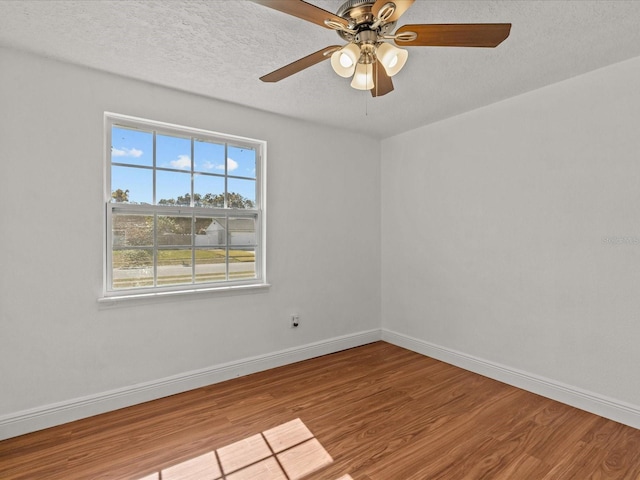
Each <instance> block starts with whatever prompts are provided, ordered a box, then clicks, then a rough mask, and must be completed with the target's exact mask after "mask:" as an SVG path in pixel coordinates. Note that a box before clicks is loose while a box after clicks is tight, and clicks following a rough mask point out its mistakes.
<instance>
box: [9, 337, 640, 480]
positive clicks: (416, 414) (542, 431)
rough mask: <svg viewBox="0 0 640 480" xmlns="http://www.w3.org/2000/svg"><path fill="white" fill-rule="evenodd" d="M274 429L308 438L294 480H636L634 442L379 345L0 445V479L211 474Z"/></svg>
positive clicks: (577, 415)
mask: <svg viewBox="0 0 640 480" xmlns="http://www.w3.org/2000/svg"><path fill="white" fill-rule="evenodd" d="M288 422H293V423H288ZM285 424H288V425H289V426H290V425H296V426H298V427H300V428H303V427H304V428H307V429H308V431H309V432H311V434H312V435H313V437H312V438H307V437H309V435H308V434H306V433H305V435H303V436H300V433H299V431H298V433H297V434H296V435H298V437H299V438H300V439H299V440H297V439H295V438H294V439H292V440H287V441H289V442H290V443H289V444H286V445H287V446H286V448H285V447H283V448H285V449H284V450H283V452H281V453H282V455H281V457H282V459H284V460H286V461H288V462H291V463H290V466H289V467H288V468H289V469H290V470H289V471H290V472H293V471H294V470H295V469H296V468H298V469H299V468H306V463H305V462H306V461H305V460H304V459H301V460H300V461H299V462H298V461H297V460H296V457H295V454H296V451H298V450H299V451H301V452H304V451H312V450H313V449H312V450H309V448H308V447H311V445H312V444H313V445H316V446H321V447H322V449H323V450H322V449H320V451H326V456H324V457H322V458H321V460H322V461H321V462H320V463H319V464H318V465H319V466H318V467H317V470H316V471H314V472H313V473H310V474H309V475H307V476H305V477H304V478H305V480H337V479H339V478H348V477H346V475H350V478H351V479H352V480H414V479H415V480H426V479H428V480H437V479H442V480H452V479H505V480H507V479H508V480H528V479H531V480H557V479H563V480H565V479H576V480H585V479H594V480H595V479H599V480H611V479H621V480H627V479H628V480H640V431H639V430H636V429H633V428H631V427H627V426H624V425H621V424H618V423H616V422H612V421H610V420H606V419H604V418H601V417H598V416H595V415H592V414H589V413H586V412H584V411H581V410H577V409H574V408H572V407H569V406H567V405H563V404H560V403H557V402H554V401H552V400H549V399H547V398H544V397H540V396H538V395H534V394H532V393H529V392H526V391H523V390H520V389H517V388H514V387H510V386H508V385H505V384H502V383H500V382H497V381H494V380H491V379H489V378H486V377H482V376H480V375H476V374H473V373H471V372H468V371H464V370H462V369H459V368H456V367H453V366H451V365H447V364H445V363H442V362H439V361H436V360H434V359H431V358H428V357H424V356H422V355H419V354H417V353H415V352H411V351H408V350H405V349H402V348H399V347H396V346H393V345H390V344H387V343H385V342H376V343H373V344H370V345H365V346H363V347H358V348H354V349H350V350H346V351H343V352H339V353H335V354H332V355H327V356H324V357H319V358H315V359H311V360H308V361H304V362H299V363H295V364H292V365H287V366H284V367H280V368H276V369H272V370H269V371H266V372H260V373H256V374H253V375H248V376H245V377H241V378H237V379H234V380H230V381H228V382H223V383H219V384H215V385H210V386H208V387H204V388H201V389H197V390H193V391H190V392H186V393H184V394H180V395H174V396H171V397H167V398H163V399H159V400H156V401H153V402H148V403H145V404H141V405H136V406H133V407H129V408H125V409H122V410H118V411H115V412H110V413H107V414H104V415H98V416H95V417H92V418H88V419H84V420H80V421H77V422H73V423H69V424H66V425H61V426H59V427H54V428H51V429H47V430H43V431H40V432H35V433H33V434H29V435H23V436H21V437H16V438H13V439H9V440H5V441H2V442H0V479H2V480H27V479H29V480H32V479H46V480H57V479H60V480H63V479H64V480H75V479H78V480H86V479H91V480H97V479H111V480H140V479H142V478H143V477H147V476H149V478H160V472H161V471H163V470H166V469H169V470H166V471H167V472H169V473H171V472H178V471H182V470H189V468H195V469H196V470H197V469H199V468H201V469H203V470H202V471H206V470H208V469H211V471H217V470H216V469H217V465H213V464H212V463H211V462H213V460H214V459H218V458H219V457H218V456H217V454H214V452H217V451H218V450H220V449H222V448H223V447H226V446H229V445H232V444H234V443H235V442H239V441H242V440H245V439H247V438H258V437H256V436H259V435H263V432H268V433H267V436H265V438H271V436H272V435H271V434H270V432H274V431H275V432H287V431H289V430H291V428H289V427H287V426H285V427H282V426H283V425H285ZM304 428H303V429H302V430H301V431H305V430H304ZM272 429H275V430H272ZM293 430H296V429H293ZM271 441H272V443H273V440H271ZM283 441H284V440H283ZM296 442H300V443H299V445H295V444H296ZM304 442H312V443H310V444H305V443H304ZM289 448H290V449H291V450H288V449H289ZM314 448H316V450H317V447H314ZM221 451H224V450H221ZM265 454H266V453H265V452H262V453H261V455H260V456H261V457H264V455H265ZM307 454H308V453H307ZM278 455H280V453H278ZM323 455H325V454H323ZM329 457H330V459H331V460H330V463H329V464H327V463H328V462H329V460H328V459H329ZM207 462H208V463H207ZM261 462H262V460H261ZM269 462H270V463H269ZM300 462H301V463H300ZM325 464H327V465H325ZM193 465H195V467H193ZM296 465H297V466H296ZM294 466H295V467H294ZM267 467H268V468H269V469H273V471H274V472H275V470H278V472H279V471H280V468H281V467H280V466H279V464H278V460H277V458H276V453H275V452H273V455H272V456H270V457H269V458H268V459H267V460H264V464H263V463H256V464H254V465H250V466H248V467H247V474H250V473H251V472H252V471H261V470H260V469H265V468H267ZM314 468H316V467H314ZM292 469H293V470H292ZM285 470H286V468H285V469H284V470H282V471H283V472H284V471H285ZM265 471H266V470H265ZM282 474H284V473H282ZM195 475H196V476H197V473H196V474H195ZM233 475H236V474H233ZM233 475H231V478H233ZM237 475H240V473H238V474H237ZM237 475H236V476H237ZM274 475H276V476H278V478H280V477H279V475H281V474H280V473H277V472H275V473H274ZM291 475H294V476H295V475H298V474H297V473H291ZM194 478H195V477H194ZM289 480H291V479H289Z"/></svg>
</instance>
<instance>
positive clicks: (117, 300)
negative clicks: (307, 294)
mask: <svg viewBox="0 0 640 480" xmlns="http://www.w3.org/2000/svg"><path fill="white" fill-rule="evenodd" d="M270 287H271V284H269V283H256V284H249V285H232V286H224V287H209V288H194V289H191V290H179V291H167V292H150V293H131V294H127V293H123V294H117V295H113V296H104V297H100V298H98V303H99V304H100V305H102V306H110V305H117V304H122V303H137V302H144V301H150V302H155V301H157V300H160V299H166V300H170V299H173V300H177V299H178V298H181V297H185V296H187V297H188V296H202V295H207V294H208V295H236V294H247V293H252V292H256V291H260V290H267V289H268V288H270Z"/></svg>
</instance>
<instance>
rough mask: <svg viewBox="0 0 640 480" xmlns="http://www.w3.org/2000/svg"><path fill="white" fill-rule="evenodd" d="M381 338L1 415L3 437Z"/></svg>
mask: <svg viewBox="0 0 640 480" xmlns="http://www.w3.org/2000/svg"><path fill="white" fill-rule="evenodd" d="M378 340H380V330H379V329H375V330H369V331H365V332H359V333H355V334H350V335H344V336H342V337H335V338H331V339H328V340H323V341H320V342H316V343H311V344H307V345H302V346H300V347H294V348H289V349H286V350H280V351H278V352H274V353H269V354H265V355H259V356H256V357H251V358H245V359H242V360H237V361H233V362H228V363H224V364H220V365H214V366H212V367H208V368H204V369H200V370H194V371H191V372H186V373H182V374H179V375H174V376H171V377H166V378H162V379H159V380H155V381H151V382H145V383H140V384H137V385H132V386H129V387H125V388H120V389H117V390H111V391H108V392H103V393H99V394H96V395H89V396H86V397H82V398H75V399H72V400H68V401H64V402H59V403H55V404H51V405H45V406H43V407H38V408H33V409H30V410H23V411H19V412H16V413H12V414H9V415H4V416H1V417H0V440H4V439H7V438H10V437H15V436H18V435H23V434H25V433H30V432H35V431H37V430H42V429H44V428H48V427H53V426H55V425H61V424H63V423H67V422H71V421H74V420H78V419H81V418H86V417H90V416H93V415H98V414H100V413H105V412H109V411H112V410H117V409H119V408H124V407H129V406H131V405H136V404H138V403H142V402H148V401H150V400H155V399H158V398H162V397H166V396H168V395H174V394H176V393H181V392H186V391H188V390H193V389H194V388H200V387H204V386H206V385H212V384H214V383H219V382H223V381H225V380H230V379H232V378H236V377H240V376H243V375H249V374H251V373H256V372H261V371H263V370H268V369H270V368H275V367H280V366H282V365H287V364H290V363H295V362H299V361H302V360H307V359H310V358H314V357H319V356H321V355H327V354H329V353H335V352H339V351H341V350H346V349H348V348H353V347H358V346H360V345H366V344H367V343H372V342H376V341H378Z"/></svg>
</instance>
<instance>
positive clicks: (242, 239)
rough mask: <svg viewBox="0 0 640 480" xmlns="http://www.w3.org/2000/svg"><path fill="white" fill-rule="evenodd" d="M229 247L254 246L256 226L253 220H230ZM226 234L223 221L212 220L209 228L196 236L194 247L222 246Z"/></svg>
mask: <svg viewBox="0 0 640 480" xmlns="http://www.w3.org/2000/svg"><path fill="white" fill-rule="evenodd" d="M228 222H229V245H255V244H256V224H255V220H254V219H253V218H230V219H229V220H228ZM226 235H227V232H226V229H225V226H224V220H222V221H221V222H219V221H218V220H213V221H212V222H211V223H210V224H209V226H208V227H207V228H206V229H204V230H203V231H202V232H199V233H198V234H197V235H196V246H200V247H202V246H219V245H224V244H225V243H226V242H225V238H226Z"/></svg>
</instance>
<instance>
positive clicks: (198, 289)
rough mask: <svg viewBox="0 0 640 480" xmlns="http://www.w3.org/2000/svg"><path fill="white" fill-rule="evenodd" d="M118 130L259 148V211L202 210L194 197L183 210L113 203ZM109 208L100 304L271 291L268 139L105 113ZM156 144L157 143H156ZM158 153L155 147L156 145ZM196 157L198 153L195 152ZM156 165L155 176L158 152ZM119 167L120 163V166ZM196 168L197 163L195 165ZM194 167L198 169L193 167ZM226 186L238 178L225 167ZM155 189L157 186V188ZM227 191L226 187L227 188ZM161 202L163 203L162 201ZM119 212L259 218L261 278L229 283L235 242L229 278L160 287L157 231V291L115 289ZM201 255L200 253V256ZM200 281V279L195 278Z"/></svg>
mask: <svg viewBox="0 0 640 480" xmlns="http://www.w3.org/2000/svg"><path fill="white" fill-rule="evenodd" d="M114 126H121V127H125V128H133V129H140V130H143V131H153V132H154V139H155V135H156V134H161V135H171V136H180V137H191V142H192V145H193V140H195V139H197V140H205V141H212V142H215V143H224V144H225V145H227V144H229V145H231V146H234V147H246V148H250V149H254V150H255V152H256V175H255V181H256V198H255V208H252V209H242V208H227V207H226V206H225V207H224V208H222V207H220V208H218V207H199V206H194V204H193V195H192V198H191V205H189V206H179V205H172V206H167V205H157V204H155V205H147V204H143V205H140V204H129V203H119V202H113V201H112V197H111V195H112V193H111V192H112V188H111V165H112V160H111V146H112V141H111V132H112V128H113V127H114ZM104 141H105V144H104V166H105V168H104V177H105V181H104V204H105V210H104V211H105V221H104V225H105V232H104V236H103V237H104V239H105V244H104V249H103V251H104V256H103V265H104V268H103V270H104V275H103V292H102V297H101V298H100V299H99V301H113V300H121V299H134V298H141V297H143V298H147V297H155V296H160V295H162V296H165V295H175V294H192V293H206V292H229V291H236V290H247V289H255V288H264V287H268V286H269V284H268V283H267V278H266V255H265V252H266V155H267V143H266V142H265V141H263V140H256V139H251V138H246V137H239V136H235V135H228V134H223V133H218V132H212V131H207V130H201V129H196V128H191V127H185V126H181V125H175V124H169V123H164V122H158V121H154V120H147V119H143V118H138V117H132V116H128V115H121V114H117V113H112V112H105V114H104ZM154 145H155V140H154ZM154 150H155V147H154ZM192 156H193V152H192ZM153 157H154V165H153V167H147V168H150V169H152V170H153V172H154V178H155V172H156V171H157V170H156V168H157V167H158V166H157V165H156V164H155V151H154V154H153ZM116 163H117V162H116ZM192 165H193V162H192ZM192 168H193V167H192ZM224 178H225V185H226V183H227V179H228V178H234V176H233V175H229V173H228V171H227V170H226V169H225V175H224ZM191 185H192V193H193V171H192V181H191ZM154 190H155V186H154ZM225 190H226V189H225ZM156 200H157V199H156ZM114 212H118V213H126V214H134V215H154V216H157V215H192V216H200V217H202V216H206V217H213V216H216V217H224V218H227V219H228V218H242V217H253V218H255V219H256V227H255V237H256V245H255V274H256V275H255V278H250V279H234V280H230V279H228V273H229V269H228V263H229V257H228V250H229V249H230V246H231V245H230V242H229V239H228V238H227V240H226V241H225V249H226V250H227V257H226V264H227V268H226V274H227V280H225V281H215V282H210V283H189V284H181V285H169V286H158V285H157V276H158V273H157V252H158V251H159V250H160V248H158V247H159V245H158V243H157V241H156V238H155V237H156V235H155V233H154V245H153V247H152V250H153V252H154V254H153V257H154V267H153V268H154V274H153V277H154V286H152V287H137V288H127V289H114V288H113V287H112V281H113V278H112V275H113V269H112V256H113V251H114V248H113V227H112V216H113V213H114ZM194 246H195V243H192V245H191V250H192V251H194ZM194 255H195V254H194ZM194 278H195V277H194Z"/></svg>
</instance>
